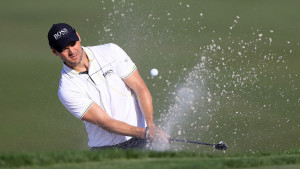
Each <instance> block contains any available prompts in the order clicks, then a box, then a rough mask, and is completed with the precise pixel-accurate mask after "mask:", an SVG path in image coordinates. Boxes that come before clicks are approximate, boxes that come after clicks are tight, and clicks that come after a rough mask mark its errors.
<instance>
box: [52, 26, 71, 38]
mask: <svg viewBox="0 0 300 169" xmlns="http://www.w3.org/2000/svg"><path fill="white" fill-rule="evenodd" d="M67 33H68V30H67V29H66V28H64V29H62V30H60V31H58V32H57V33H56V34H54V35H53V36H54V38H55V40H58V39H59V38H61V37H62V36H64V35H65V34H67Z"/></svg>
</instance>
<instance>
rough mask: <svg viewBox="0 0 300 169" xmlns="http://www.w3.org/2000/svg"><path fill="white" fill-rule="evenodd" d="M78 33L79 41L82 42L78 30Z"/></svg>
mask: <svg viewBox="0 0 300 169" xmlns="http://www.w3.org/2000/svg"><path fill="white" fill-rule="evenodd" d="M76 34H77V36H78V38H79V42H81V38H80V36H79V34H78V32H76Z"/></svg>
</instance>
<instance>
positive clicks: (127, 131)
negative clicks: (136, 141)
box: [81, 103, 146, 138]
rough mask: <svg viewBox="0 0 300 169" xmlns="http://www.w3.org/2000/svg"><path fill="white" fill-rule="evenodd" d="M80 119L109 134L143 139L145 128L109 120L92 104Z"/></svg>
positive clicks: (109, 118)
mask: <svg viewBox="0 0 300 169" xmlns="http://www.w3.org/2000/svg"><path fill="white" fill-rule="evenodd" d="M81 119H82V120H84V121H87V122H90V123H92V124H95V125H97V126H99V127H101V128H103V129H105V130H107V131H109V132H111V133H115V134H119V135H124V136H132V137H137V138H145V132H146V129H145V128H140V127H135V126H132V125H129V124H127V123H124V122H122V121H119V120H115V119H113V118H111V117H110V116H109V115H108V114H107V113H106V112H105V111H104V110H103V109H102V108H101V107H100V106H99V105H97V104H96V103H93V105H92V106H91V107H90V108H89V110H88V111H87V112H86V113H85V115H84V116H83V117H82V118H81Z"/></svg>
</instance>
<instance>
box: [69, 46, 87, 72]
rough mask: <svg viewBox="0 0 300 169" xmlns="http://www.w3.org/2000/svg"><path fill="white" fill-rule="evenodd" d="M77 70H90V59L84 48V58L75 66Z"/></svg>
mask: <svg viewBox="0 0 300 169" xmlns="http://www.w3.org/2000/svg"><path fill="white" fill-rule="evenodd" d="M73 69H74V70H76V71H77V72H84V71H88V70H89V59H88V56H87V54H86V53H85V51H84V50H83V49H82V60H81V62H80V63H79V64H78V65H76V66H75V67H74V68H73Z"/></svg>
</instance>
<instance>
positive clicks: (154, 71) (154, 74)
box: [150, 68, 158, 76]
mask: <svg viewBox="0 0 300 169" xmlns="http://www.w3.org/2000/svg"><path fill="white" fill-rule="evenodd" d="M150 73H151V76H157V75H158V70H157V69H155V68H153V69H151V71H150Z"/></svg>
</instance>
